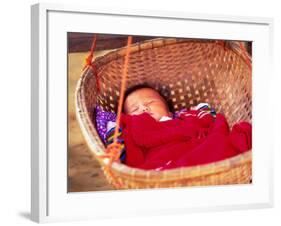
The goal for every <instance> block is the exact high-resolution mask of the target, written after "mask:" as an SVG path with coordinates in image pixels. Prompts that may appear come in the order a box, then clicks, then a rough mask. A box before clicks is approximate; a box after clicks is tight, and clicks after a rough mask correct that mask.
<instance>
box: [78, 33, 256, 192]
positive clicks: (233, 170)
mask: <svg viewBox="0 0 281 226" xmlns="http://www.w3.org/2000/svg"><path fill="white" fill-rule="evenodd" d="M125 50H126V49H125V48H121V49H118V50H116V51H113V52H110V53H108V54H106V55H105V56H103V57H99V58H97V59H96V60H95V61H94V64H95V66H96V67H97V76H98V78H99V79H98V80H99V84H100V91H99V92H98V91H97V81H96V78H97V76H94V75H93V73H92V70H90V69H86V70H85V71H84V72H83V73H82V76H81V78H80V80H79V82H78V85H77V89H76V113H77V118H78V121H79V123H80V127H81V129H82V131H83V134H84V137H85V139H86V141H87V143H88V146H89V148H90V150H91V151H92V152H93V154H94V155H95V156H96V157H97V159H98V161H99V162H100V164H101V166H102V167H103V168H104V167H105V166H106V164H107V163H108V161H107V159H104V158H100V156H101V155H104V154H105V153H104V150H105V146H104V144H103V142H102V140H101V139H100V137H99V135H98V133H97V130H96V128H95V112H94V108H95V106H96V105H99V106H101V107H102V108H103V109H104V110H106V111H115V110H116V105H117V101H118V98H119V94H120V93H119V90H120V84H121V75H122V68H123V66H124V57H125V52H126V51H125ZM130 51H131V53H130V60H129V69H128V78H127V87H128V88H129V87H131V86H133V85H136V84H139V83H144V82H145V83H148V84H150V85H151V86H153V87H155V88H156V89H158V90H159V91H161V92H162V93H163V94H164V95H165V96H166V97H167V100H168V101H170V102H171V103H172V104H173V107H174V110H175V111H176V110H179V109H182V108H189V107H190V106H194V105H196V104H198V103H200V102H208V103H210V104H211V106H212V107H214V108H215V109H216V111H217V112H220V113H223V114H224V115H225V116H226V118H227V120H228V122H229V124H230V126H232V125H233V124H234V123H235V122H238V121H241V120H245V121H248V122H251V118H252V112H251V109H252V108H251V101H252V91H251V78H252V77H251V58H250V57H249V55H248V54H247V53H246V52H245V51H242V49H241V48H240V46H239V44H237V43H235V42H228V43H227V45H222V44H221V43H219V42H216V41H206V40H196V41H194V40H188V39H172V38H167V39H153V40H149V41H145V42H142V43H136V44H134V45H132V46H131V49H130ZM104 172H105V174H106V177H107V179H108V181H109V182H110V183H111V184H113V185H114V186H115V187H117V188H125V189H126V188H154V187H177V186H193V185H222V184H237V183H238V184H243V183H250V181H251V176H252V152H251V151H248V152H246V153H243V154H240V155H238V156H235V157H232V158H229V159H226V160H223V161H219V162H215V163H211V164H204V165H199V166H194V167H182V168H177V169H171V170H164V171H154V170H141V169H136V168H131V167H128V166H126V165H124V164H121V163H117V162H114V163H113V164H112V166H111V171H110V173H109V172H108V171H107V170H105V171H104ZM120 184H121V187H120Z"/></svg>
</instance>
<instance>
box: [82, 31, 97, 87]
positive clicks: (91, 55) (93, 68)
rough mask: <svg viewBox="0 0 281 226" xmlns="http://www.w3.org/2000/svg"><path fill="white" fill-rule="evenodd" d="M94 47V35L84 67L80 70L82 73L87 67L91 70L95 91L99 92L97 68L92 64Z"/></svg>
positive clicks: (95, 39) (95, 41) (95, 42)
mask: <svg viewBox="0 0 281 226" xmlns="http://www.w3.org/2000/svg"><path fill="white" fill-rule="evenodd" d="M96 46H97V35H96V34H95V35H94V38H93V42H92V46H91V50H90V54H89V55H88V56H87V57H86V59H85V64H84V67H83V69H82V70H83V71H84V70H85V69H86V68H87V67H89V68H91V69H92V72H93V74H94V76H95V77H96V87H97V91H98V92H99V91H100V82H99V77H98V73H97V67H96V65H95V63H94V62H92V61H93V57H94V51H95V49H96Z"/></svg>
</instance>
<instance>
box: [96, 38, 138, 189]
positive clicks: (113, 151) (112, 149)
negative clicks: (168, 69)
mask: <svg viewBox="0 0 281 226" xmlns="http://www.w3.org/2000/svg"><path fill="white" fill-rule="evenodd" d="M131 43H132V36H129V37H128V41H127V48H126V54H125V62H124V67H123V71H122V78H121V89H120V97H119V102H118V109H117V118H116V127H115V131H114V137H113V143H112V144H110V145H108V146H107V148H106V150H105V152H106V154H105V155H101V156H99V157H100V158H108V159H109V162H108V164H106V165H105V167H104V170H105V171H106V173H107V174H108V175H110V176H111V177H112V178H113V181H114V183H115V186H116V187H117V188H121V187H122V183H121V182H120V181H118V180H117V178H116V176H115V175H114V174H113V173H112V170H111V165H112V163H113V162H114V161H117V160H118V159H119V157H120V154H121V149H122V147H121V144H120V143H118V141H117V138H118V132H119V128H120V119H121V112H122V108H123V101H124V94H125V90H126V82H127V74H128V65H129V57H130V46H131Z"/></svg>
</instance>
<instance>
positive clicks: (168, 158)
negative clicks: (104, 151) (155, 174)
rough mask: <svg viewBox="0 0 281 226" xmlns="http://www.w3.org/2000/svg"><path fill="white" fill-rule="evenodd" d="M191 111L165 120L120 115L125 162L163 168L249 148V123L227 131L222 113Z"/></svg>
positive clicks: (202, 162) (224, 155)
mask: <svg viewBox="0 0 281 226" xmlns="http://www.w3.org/2000/svg"><path fill="white" fill-rule="evenodd" d="M194 112H195V113H198V112H196V111H189V112H187V114H183V115H181V117H180V118H177V119H173V120H168V121H164V122H158V121H156V120H155V119H154V118H152V117H151V116H150V115H149V114H147V113H144V114H141V115H135V116H131V115H122V117H121V126H122V128H123V135H122V136H123V138H124V140H125V147H126V161H125V163H126V164H127V165H129V166H132V167H137V168H142V169H156V170H164V169H170V168H176V167H181V166H194V165H199V164H205V163H210V162H215V161H219V160H223V159H226V158H229V157H232V156H234V155H237V154H239V153H242V152H245V151H247V150H250V149H251V148H252V143H251V136H252V134H251V133H252V132H251V131H252V128H251V124H249V123H247V122H240V123H237V124H235V125H234V126H233V128H232V130H231V131H230V130H229V127H228V124H227V122H226V119H225V117H224V116H223V115H222V114H217V116H216V118H213V117H212V116H211V115H207V117H198V114H193V113H194ZM188 113H190V114H188Z"/></svg>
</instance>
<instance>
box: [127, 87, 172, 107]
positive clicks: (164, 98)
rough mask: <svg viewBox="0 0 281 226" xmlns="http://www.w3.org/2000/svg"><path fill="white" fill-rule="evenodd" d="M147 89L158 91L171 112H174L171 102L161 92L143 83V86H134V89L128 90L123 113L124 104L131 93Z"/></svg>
mask: <svg viewBox="0 0 281 226" xmlns="http://www.w3.org/2000/svg"><path fill="white" fill-rule="evenodd" d="M145 88H148V89H152V90H154V91H156V92H157V93H158V94H159V95H160V96H161V97H162V98H163V100H164V101H165V103H166V104H167V107H168V109H169V111H172V110H173V106H172V104H171V103H170V102H169V101H167V97H165V96H164V95H163V94H162V93H161V92H160V91H159V90H157V89H155V88H154V87H152V86H150V85H149V84H147V83H142V84H137V85H134V86H132V87H130V88H128V89H127V90H126V92H125V94H124V101H123V111H124V103H125V101H126V99H127V97H128V96H129V95H130V94H131V93H133V92H135V91H137V90H139V89H145Z"/></svg>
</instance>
